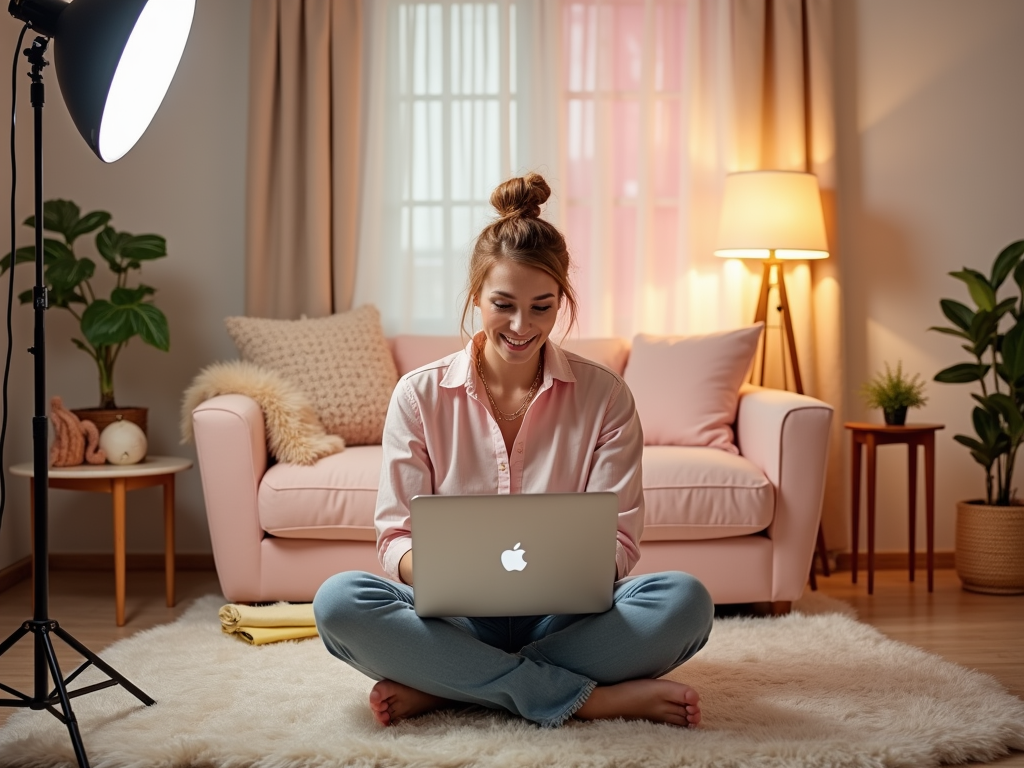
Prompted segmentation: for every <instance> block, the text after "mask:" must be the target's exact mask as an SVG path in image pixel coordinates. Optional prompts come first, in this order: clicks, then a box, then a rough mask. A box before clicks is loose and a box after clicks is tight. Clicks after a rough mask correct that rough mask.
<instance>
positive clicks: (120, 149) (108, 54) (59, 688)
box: [0, 0, 195, 768]
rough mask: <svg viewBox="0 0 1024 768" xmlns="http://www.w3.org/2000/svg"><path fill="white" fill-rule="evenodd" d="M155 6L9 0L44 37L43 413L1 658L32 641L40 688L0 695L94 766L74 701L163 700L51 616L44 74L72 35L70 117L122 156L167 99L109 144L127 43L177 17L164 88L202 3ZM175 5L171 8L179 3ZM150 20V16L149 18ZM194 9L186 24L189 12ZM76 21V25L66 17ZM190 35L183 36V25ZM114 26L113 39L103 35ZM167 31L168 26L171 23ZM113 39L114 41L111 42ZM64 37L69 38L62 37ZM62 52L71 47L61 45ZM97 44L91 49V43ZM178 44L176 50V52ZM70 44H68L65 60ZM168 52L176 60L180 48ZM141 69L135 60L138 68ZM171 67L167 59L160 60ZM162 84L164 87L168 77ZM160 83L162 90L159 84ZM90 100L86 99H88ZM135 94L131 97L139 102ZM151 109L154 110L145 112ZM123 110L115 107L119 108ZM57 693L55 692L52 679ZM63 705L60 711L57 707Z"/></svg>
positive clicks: (39, 284)
mask: <svg viewBox="0 0 1024 768" xmlns="http://www.w3.org/2000/svg"><path fill="white" fill-rule="evenodd" d="M150 2H151V0H76V1H75V3H74V6H75V10H74V12H73V13H71V14H69V15H67V16H64V11H65V10H67V9H68V8H70V7H71V4H70V3H69V2H68V0H11V2H10V6H9V8H8V10H9V11H10V12H11V15H13V16H14V17H15V18H17V19H19V20H21V21H24V22H25V23H26V24H27V25H28V26H29V27H30V28H32V29H35V30H37V31H39V32H40V33H42V34H41V36H39V37H37V38H36V39H35V40H34V42H33V43H32V47H31V48H27V49H26V50H25V52H24V53H25V56H26V57H27V59H28V61H29V63H30V64H31V72H30V73H29V78H30V79H31V81H32V85H31V92H30V96H31V102H32V110H33V115H34V160H35V286H34V288H33V298H32V306H33V311H34V315H35V328H34V336H33V346H32V347H31V348H30V349H29V352H30V353H31V354H32V355H33V357H34V369H35V370H34V375H35V382H34V383H35V410H34V415H33V417H32V456H33V477H32V482H33V484H34V488H35V524H34V531H33V553H34V558H33V571H32V573H33V578H34V580H35V581H34V593H33V613H32V618H31V619H29V620H27V621H25V622H23V623H22V625H21V626H20V627H18V629H16V630H15V631H14V632H13V633H12V634H11V635H10V637H8V638H7V639H6V640H5V641H4V642H3V643H2V644H0V656H2V655H3V654H4V653H6V652H7V651H8V650H10V649H11V648H12V647H13V646H14V645H15V644H16V643H17V642H18V641H19V640H21V639H22V638H23V637H25V636H26V635H31V636H32V638H33V640H34V654H35V655H34V683H35V685H34V691H33V694H32V695H31V696H30V695H28V694H26V693H23V692H21V691H18V690H16V689H14V688H12V687H9V686H7V685H4V684H3V683H0V690H3V691H5V692H6V693H8V694H10V695H12V696H14V697H15V698H9V699H0V706H3V707H28V708H29V709H34V710H41V709H45V710H47V711H48V712H50V713H51V714H52V715H54V716H55V717H56V718H57V719H58V720H60V721H61V722H62V723H64V724H65V725H66V726H67V729H68V733H69V734H70V736H71V743H72V746H73V747H74V751H75V758H76V759H77V761H78V765H79V767H80V768H88V766H89V761H88V758H87V757H86V754H85V747H84V746H83V744H82V736H81V733H80V732H79V729H78V722H77V720H76V718H75V714H74V712H73V710H72V708H71V699H73V698H75V697H76V696H82V695H84V694H87V693H92V692H94V691H99V690H102V689H104V688H109V687H111V686H115V685H120V686H122V687H123V688H124V689H125V690H127V691H128V692H129V693H131V694H132V695H133V696H135V697H136V698H137V699H138V700H139V701H141V702H142V703H143V704H145V705H146V706H150V705H152V704H154V703H155V702H154V701H153V699H151V698H150V697H149V696H147V695H146V694H145V693H144V692H143V691H142V690H141V689H139V688H138V687H136V686H135V685H133V684H132V683H131V682H130V681H129V680H128V679H127V678H125V677H124V676H123V675H121V674H120V673H119V672H117V671H116V670H115V669H114V668H113V667H111V666H110V665H109V664H107V663H106V662H104V661H103V660H102V659H100V658H99V656H97V655H96V654H95V653H93V652H92V651H90V650H89V649H88V648H86V647H85V646H84V645H83V644H82V643H80V642H79V641H78V640H76V639H75V638H74V637H72V636H71V635H70V634H69V633H68V632H67V631H65V630H64V629H62V628H61V627H60V625H59V624H58V623H57V621H56V620H55V619H52V618H50V615H49V558H48V550H49V526H48V522H49V514H48V513H49V505H48V496H49V494H48V489H49V450H48V442H49V420H48V418H47V415H46V327H45V313H46V309H47V308H48V305H49V302H48V292H47V288H46V282H45V275H44V272H45V257H44V250H43V105H44V103H45V93H44V88H43V69H44V68H45V67H46V66H48V64H49V62H47V61H46V59H45V58H44V56H45V54H46V50H47V46H48V44H49V42H50V38H51V37H54V36H61V35H63V34H64V33H65V31H66V32H67V37H68V39H69V42H68V43H67V48H68V51H69V54H68V60H67V61H68V63H67V64H66V65H65V66H64V68H63V69H62V67H61V63H60V61H58V66H57V76H58V81H59V82H60V83H61V90H62V91H63V92H64V98H65V101H66V102H67V103H68V106H69V109H70V111H71V114H72V118H73V119H74V120H75V123H76V125H77V127H78V129H79V132H80V133H81V134H82V136H83V138H85V139H86V141H87V142H88V143H89V145H90V147H92V149H93V151H94V152H96V154H97V155H98V156H99V157H100V159H102V160H104V161H107V162H110V161H112V160H116V159H118V158H119V157H121V156H122V155H123V154H124V153H125V152H127V151H128V149H130V147H131V146H132V145H134V143H135V141H137V140H138V138H139V136H141V134H142V132H143V131H144V130H145V128H146V127H147V126H148V124H149V120H150V119H152V116H153V113H155V112H156V108H157V107H159V104H160V100H161V99H162V97H163V92H161V93H160V94H159V96H160V99H157V100H156V101H155V104H154V103H152V102H151V103H150V104H149V105H148V106H149V107H151V108H152V109H151V111H150V112H149V114H148V116H144V117H146V119H145V120H144V122H141V129H140V128H139V127H138V126H139V124H140V123H139V121H136V125H135V127H134V128H132V129H131V130H129V131H127V132H120V133H115V134H114V136H115V138H114V140H110V139H107V137H106V136H105V135H104V133H103V131H104V128H106V127H107V124H106V119H107V114H106V113H107V111H108V107H109V104H110V103H111V100H112V99H115V98H116V97H122V100H121V103H120V104H117V105H115V106H120V107H122V108H123V107H124V106H125V104H128V103H130V102H129V101H126V100H125V99H124V98H123V96H124V93H117V92H116V91H117V89H116V87H115V86H116V85H117V81H116V76H117V70H118V68H119V66H121V64H122V61H123V58H122V54H123V53H124V51H125V49H126V48H127V46H128V43H129V41H130V38H131V37H132V36H133V35H134V34H135V30H136V29H138V28H144V27H146V25H147V24H148V27H149V28H148V30H146V31H147V32H151V33H153V32H158V31H160V29H159V28H160V27H161V26H163V25H164V22H165V21H166V20H167V18H169V17H174V16H175V15H177V18H176V19H175V20H177V21H179V22H183V23H184V26H183V27H182V25H181V24H179V34H178V37H180V41H179V42H180V47H179V48H178V49H177V58H176V59H175V60H174V61H173V64H172V65H171V68H170V72H169V74H168V73H167V71H166V70H167V67H166V66H164V68H163V69H164V72H163V73H161V74H160V75H159V76H158V77H157V78H156V79H157V80H158V81H160V82H162V87H163V89H164V91H166V88H167V85H168V84H169V82H170V77H171V76H172V75H173V71H174V68H176V67H177V59H180V56H181V49H182V48H184V43H185V39H186V38H187V36H188V29H189V28H190V27H191V20H192V13H193V11H194V7H195V0H153V2H152V7H150V8H149V9H147V4H149V3H150ZM172 4H173V5H172ZM147 10H148V11H150V12H151V13H150V15H149V16H148V17H146V18H145V20H144V17H145V14H146V12H147ZM184 12H187V15H188V16H187V20H185V19H184V16H183V13H184ZM69 18H70V19H71V20H70V21H68V19H69ZM182 28H183V29H184V34H183V36H182V34H181V29H182ZM107 29H111V30H113V31H112V32H110V33H109V34H107V35H106V36H105V35H104V34H103V33H104V32H105V30H107ZM164 31H166V27H164ZM112 38H113V39H112ZM60 39H62V40H63V39H64V37H61V38H60ZM61 45H62V46H63V44H61ZM90 46H91V47H90ZM172 47H173V46H172ZM63 50H64V48H63V47H61V49H60V51H58V54H59V55H60V54H61V51H63ZM135 55H136V60H138V57H139V46H136V51H135ZM168 55H173V52H172V53H171V54H168ZM132 63H135V62H132ZM161 63H163V64H165V65H166V64H167V63H168V62H167V61H164V62H161ZM161 78H163V80H164V81H165V82H163V81H161ZM160 82H158V83H157V85H156V86H155V87H157V88H159V87H160ZM83 93H84V94H85V95H84V96H83V95H82V94H83ZM137 95H138V94H137V91H135V92H131V94H130V96H129V98H130V97H132V96H134V97H137ZM147 108H148V107H147ZM115 112H116V110H115ZM14 259H15V254H13V253H12V254H11V260H12V262H11V268H12V269H13V268H14ZM51 635H56V636H57V637H58V638H60V639H61V640H63V641H64V642H65V643H66V644H67V645H68V646H69V647H71V648H72V649H73V650H75V651H77V652H78V653H79V654H80V655H81V656H82V657H83V658H84V659H85V661H84V662H83V663H82V664H81V665H80V666H79V667H78V668H77V669H76V670H75V671H74V672H72V673H71V674H70V675H68V676H67V678H65V677H64V676H63V674H62V672H61V669H60V665H59V664H58V661H57V654H56V652H55V651H54V646H53V640H52V639H51ZM90 666H94V667H96V668H97V669H99V670H101V671H102V672H104V673H105V674H106V675H107V678H108V679H106V680H104V681H102V682H100V683H95V684H93V685H88V686H84V687H81V688H76V689H75V690H72V691H69V690H68V685H69V684H70V683H71V682H72V681H73V680H74V679H75V678H77V677H78V676H79V675H80V674H82V672H84V671H85V670H86V669H88V668H89V667H90ZM51 679H52V681H53V688H52V689H51V688H50V680H51ZM58 708H59V709H58Z"/></svg>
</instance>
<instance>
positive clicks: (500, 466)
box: [498, 462, 505, 472]
mask: <svg viewBox="0 0 1024 768" xmlns="http://www.w3.org/2000/svg"><path fill="white" fill-rule="evenodd" d="M498 469H500V470H501V471H502V472H504V471H505V462H501V464H499V465H498Z"/></svg>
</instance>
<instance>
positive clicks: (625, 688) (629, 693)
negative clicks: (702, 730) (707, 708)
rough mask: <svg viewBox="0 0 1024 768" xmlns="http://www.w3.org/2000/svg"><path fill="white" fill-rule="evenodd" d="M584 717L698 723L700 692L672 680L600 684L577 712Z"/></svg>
mask: <svg viewBox="0 0 1024 768" xmlns="http://www.w3.org/2000/svg"><path fill="white" fill-rule="evenodd" d="M576 717H578V718H581V719H583V720H611V719H613V718H616V717H622V718H625V719H626V720H651V721H653V722H655V723H670V724H672V725H681V726H688V727H691V728H692V727H694V726H697V725H700V695H699V694H698V693H697V692H696V691H695V690H694V689H693V688H691V687H690V686H688V685H683V684H682V683H676V682H673V681H671V680H627V681H626V682H624V683H619V684H617V685H599V686H598V687H597V688H595V689H594V691H593V693H591V694H590V698H588V699H587V700H586V701H585V702H584V703H583V706H582V707H580V708H579V709H578V710H577V711H576Z"/></svg>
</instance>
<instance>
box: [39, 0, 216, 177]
mask: <svg viewBox="0 0 1024 768" xmlns="http://www.w3.org/2000/svg"><path fill="white" fill-rule="evenodd" d="M45 5H47V6H50V7H54V4H53V3H51V2H47V3H45ZM195 5H196V3H195V0H74V2H71V3H68V4H67V5H65V6H64V7H63V8H59V6H58V10H59V16H58V17H57V19H56V21H55V23H54V24H53V31H52V36H53V39H54V53H53V58H54V69H55V70H56V72H57V82H58V83H59V84H60V91H61V95H62V96H63V97H64V103H65V104H66V105H67V108H68V112H69V113H70V114H71V119H72V120H73V121H74V123H75V126H76V127H77V128H78V132H79V133H81V134H82V138H84V139H85V141H86V143H87V144H88V145H89V146H90V147H91V148H92V150H93V152H95V153H96V154H97V156H99V158H100V159H101V160H103V161H105V162H108V163H112V162H114V161H115V160H118V159H119V158H121V157H122V156H123V155H124V154H125V153H126V152H127V151H128V150H129V149H131V148H132V147H133V146H135V143H136V142H137V141H138V140H139V138H140V137H141V136H142V134H143V133H145V131H146V128H147V127H149V123H150V121H151V120H152V119H153V116H154V115H155V114H156V111H157V109H158V108H159V107H160V104H161V102H162V101H163V99H164V95H165V94H166V93H167V88H168V87H169V86H170V84H171V79H172V78H173V77H174V72H175V70H176V69H177V68H178V62H180V61H181V55H182V52H183V51H184V49H185V42H186V41H187V40H188V34H189V30H190V29H191V28H192V18H193V16H194V15H195Z"/></svg>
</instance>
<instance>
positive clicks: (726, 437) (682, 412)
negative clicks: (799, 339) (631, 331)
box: [624, 323, 762, 453]
mask: <svg viewBox="0 0 1024 768" xmlns="http://www.w3.org/2000/svg"><path fill="white" fill-rule="evenodd" d="M761 328H762V323H757V324H756V325H752V326H750V327H748V328H740V329H738V330H735V331H722V332H719V333H709V334H707V335H704V336H648V335H646V334H639V335H638V336H636V337H635V338H634V339H633V349H632V351H631V352H630V355H629V362H628V363H627V365H626V372H625V375H624V378H625V379H626V383H627V384H628V385H629V388H630V390H631V391H632V392H633V397H634V399H635V400H636V410H637V413H638V414H639V415H640V422H641V423H642V424H643V426H644V444H645V445H695V446H710V447H713V448H721V449H722V450H725V451H729V452H730V453H739V451H738V450H737V449H736V446H735V444H734V443H733V432H732V423H733V422H734V421H736V407H737V405H738V404H739V389H740V384H742V383H743V380H744V378H746V374H747V371H748V370H749V369H750V363H751V361H752V360H753V359H754V353H755V352H756V351H757V342H758V340H759V339H760V338H761Z"/></svg>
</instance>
